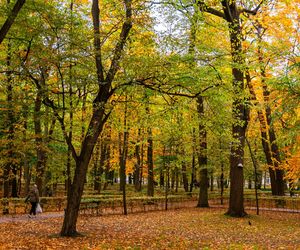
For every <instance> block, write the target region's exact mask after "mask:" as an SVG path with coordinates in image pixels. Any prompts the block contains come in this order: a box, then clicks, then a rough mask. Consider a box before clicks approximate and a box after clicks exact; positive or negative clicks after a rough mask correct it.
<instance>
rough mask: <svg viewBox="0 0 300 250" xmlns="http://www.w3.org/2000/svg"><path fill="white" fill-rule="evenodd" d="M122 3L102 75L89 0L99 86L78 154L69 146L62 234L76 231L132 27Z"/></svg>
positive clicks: (94, 4) (95, 2) (96, 7)
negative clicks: (116, 35)
mask: <svg viewBox="0 0 300 250" xmlns="http://www.w3.org/2000/svg"><path fill="white" fill-rule="evenodd" d="M124 6H125V12H126V17H125V20H124V23H123V26H122V30H121V33H120V37H119V40H118V42H117V44H116V46H115V50H114V54H113V59H112V62H111V66H110V68H109V70H108V72H107V75H106V77H104V69H103V65H102V60H101V41H100V28H99V25H100V20H99V15H100V10H99V2H98V0H93V2H92V17H93V27H94V47H95V60H96V70H97V76H98V85H99V90H98V93H97V96H96V98H95V99H94V102H93V113H92V117H91V120H90V123H89V126H88V129H87V133H86V134H85V137H84V139H83V142H82V145H81V151H80V154H79V156H77V154H76V151H75V149H74V148H72V155H73V158H74V159H75V162H76V168H75V173H74V178H73V182H72V192H71V193H70V194H69V195H68V199H67V208H66V210H65V217H64V222H63V226H62V229H61V232H60V235H62V236H75V235H76V234H77V230H76V223H77V218H78V213H79V207H80V201H81V196H82V194H83V188H84V181H85V178H86V173H87V169H88V165H89V162H90V159H91V156H92V153H93V149H94V146H95V144H96V141H97V139H98V137H99V134H100V133H101V131H102V129H103V126H104V124H105V122H106V121H107V119H108V116H109V113H108V114H106V113H105V104H107V103H108V101H109V98H110V97H111V95H112V94H113V92H112V91H111V86H112V82H113V80H114V77H115V75H116V73H117V71H118V69H119V63H120V58H121V54H122V51H123V49H124V46H125V43H126V40H127V37H128V34H129V31H130V29H131V27H132V20H131V19H132V9H131V0H124ZM64 128H65V127H64V125H63V124H62V130H63V132H64V135H65V138H66V141H67V143H68V145H71V144H72V143H71V141H70V140H69V138H68V137H67V136H66V133H65V131H64Z"/></svg>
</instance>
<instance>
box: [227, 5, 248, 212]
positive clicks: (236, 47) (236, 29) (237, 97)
mask: <svg viewBox="0 0 300 250" xmlns="http://www.w3.org/2000/svg"><path fill="white" fill-rule="evenodd" d="M224 8H225V11H224V12H225V16H226V19H227V22H228V26H229V34H230V44H231V55H232V61H233V68H232V76H233V84H232V85H233V89H234V101H233V104H232V112H233V118H234V120H235V121H234V124H233V125H232V136H233V141H232V145H231V155H230V199H229V208H228V211H227V214H228V215H231V216H236V217H242V216H245V215H246V212H245V210H244V173H243V167H244V146H245V136H246V129H247V125H248V116H249V110H248V107H247V106H246V103H245V101H246V100H245V98H244V97H243V95H244V76H243V65H244V58H243V50H242V44H241V39H242V32H241V27H240V17H239V15H240V13H239V11H238V9H237V6H236V4H235V3H232V4H230V5H227V6H224Z"/></svg>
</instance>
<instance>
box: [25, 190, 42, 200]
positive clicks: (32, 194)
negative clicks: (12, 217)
mask: <svg viewBox="0 0 300 250" xmlns="http://www.w3.org/2000/svg"><path fill="white" fill-rule="evenodd" d="M39 200H40V197H39V190H38V189H37V188H36V187H33V188H32V189H31V190H30V191H29V193H28V195H27V196H26V199H25V201H26V202H27V201H29V202H39Z"/></svg>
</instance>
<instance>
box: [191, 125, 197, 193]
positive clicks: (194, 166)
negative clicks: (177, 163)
mask: <svg viewBox="0 0 300 250" xmlns="http://www.w3.org/2000/svg"><path fill="white" fill-rule="evenodd" d="M192 136H193V155H192V174H191V183H190V192H193V187H194V184H195V181H196V179H195V172H196V156H195V155H196V135H195V128H193V135H192Z"/></svg>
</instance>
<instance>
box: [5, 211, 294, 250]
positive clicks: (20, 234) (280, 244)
mask: <svg viewBox="0 0 300 250" xmlns="http://www.w3.org/2000/svg"><path fill="white" fill-rule="evenodd" d="M249 221H250V223H249ZM249 224H251V225H249ZM61 225H62V218H50V219H43V220H38V219H30V220H29V219H28V220H25V221H24V220H22V221H17V220H16V221H15V222H8V223H1V224H0V230H1V237H0V249H69V250H71V249H279V248H280V249H300V215H299V214H288V213H274V212H269V213H267V212H264V213H263V214H262V215H260V216H256V215H250V216H248V217H246V218H231V217H227V216H225V215H224V211H222V210H216V209H199V208H189V209H181V210H172V211H167V212H164V211H159V212H149V213H137V214H130V215H127V216H123V215H114V216H99V217H95V216H81V217H80V218H79V221H78V226H77V228H78V230H79V232H81V233H83V236H82V237H76V238H66V237H58V236H57V233H58V232H59V231H60V228H61Z"/></svg>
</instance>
